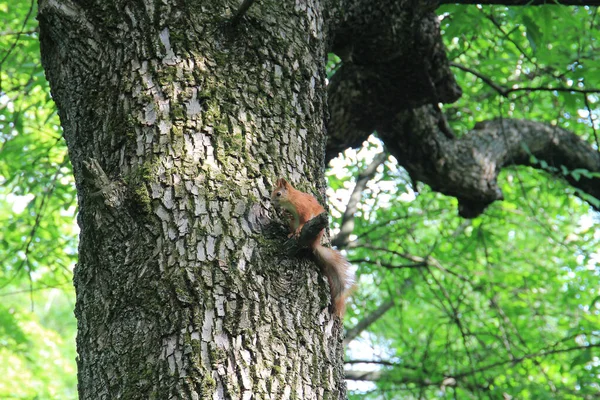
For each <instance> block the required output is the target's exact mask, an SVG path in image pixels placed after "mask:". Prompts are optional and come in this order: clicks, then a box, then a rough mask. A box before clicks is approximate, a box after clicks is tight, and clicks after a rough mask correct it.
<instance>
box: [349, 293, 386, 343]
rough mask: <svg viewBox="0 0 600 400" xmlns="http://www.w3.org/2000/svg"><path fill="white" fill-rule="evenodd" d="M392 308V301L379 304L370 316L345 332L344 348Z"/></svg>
mask: <svg viewBox="0 0 600 400" xmlns="http://www.w3.org/2000/svg"><path fill="white" fill-rule="evenodd" d="M393 306H394V300H388V301H386V302H385V303H383V304H381V305H380V306H379V307H377V308H376V309H375V310H374V311H373V312H371V314H369V315H367V316H366V317H365V318H363V319H362V320H360V321H359V322H358V324H356V325H355V326H354V328H352V329H349V330H348V331H347V332H346V337H345V338H344V346H346V345H347V344H348V343H350V342H351V341H353V340H354V339H356V337H357V336H358V335H360V334H361V332H363V331H364V330H365V329H367V328H368V327H369V326H371V325H372V324H373V323H374V322H375V321H377V320H378V319H379V318H381V317H382V316H383V314H385V313H386V312H388V310H390V309H391V308H392V307H393Z"/></svg>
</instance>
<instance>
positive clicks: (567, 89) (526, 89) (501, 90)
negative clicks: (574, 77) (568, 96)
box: [450, 62, 600, 97]
mask: <svg viewBox="0 0 600 400" xmlns="http://www.w3.org/2000/svg"><path fill="white" fill-rule="evenodd" d="M450 66H451V67H455V68H458V69H460V70H463V71H465V72H468V73H470V74H472V75H475V76H476V77H478V78H479V79H481V80H482V81H483V82H484V83H485V84H486V85H488V86H490V87H491V88H492V89H494V90H495V91H496V92H498V93H499V94H500V95H501V96H502V97H508V95H509V94H511V93H513V92H566V93H583V94H591V93H600V89H577V88H571V87H556V88H552V87H545V86H536V87H531V86H524V87H518V86H516V87H512V88H505V87H503V86H500V85H498V84H497V83H495V82H494V81H493V80H492V79H491V78H489V77H487V76H485V75H483V74H482V73H480V72H477V71H476V70H474V69H472V68H469V67H465V66H464V65H462V64H458V63H455V62H451V63H450Z"/></svg>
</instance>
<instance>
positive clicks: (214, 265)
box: [38, 0, 345, 399]
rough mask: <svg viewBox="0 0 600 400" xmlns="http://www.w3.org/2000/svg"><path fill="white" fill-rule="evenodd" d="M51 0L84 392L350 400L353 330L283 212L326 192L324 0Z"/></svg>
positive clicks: (51, 64)
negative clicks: (273, 196)
mask: <svg viewBox="0 0 600 400" xmlns="http://www.w3.org/2000/svg"><path fill="white" fill-rule="evenodd" d="M238 5H239V3H238V1H226V2H224V1H222V0H218V1H211V2H207V1H202V2H197V1H153V0H147V1H138V2H134V3H129V2H123V1H117V0H113V1H106V0H96V1H86V2H72V1H70V0H40V2H39V17H38V18H39V21H40V35H41V45H42V58H43V63H44V67H45V69H46V73H47V77H48V80H49V81H50V84H51V88H52V95H53V98H54V100H55V101H56V104H57V106H58V109H59V114H60V117H61V122H62V125H63V128H64V135H65V138H66V141H67V145H68V149H69V154H70V158H71V161H72V163H73V170H74V173H75V179H76V185H77V191H78V201H79V207H80V213H79V225H80V227H81V235H80V248H79V263H78V265H77V268H76V270H75V277H74V282H75V286H76V290H77V303H76V310H75V313H76V316H77V319H78V336H77V348H78V353H79V359H78V379H79V396H80V398H81V399H103V398H111V399H113V398H123V399H135V398H140V399H152V398H154V399H168V398H185V399H209V398H210V399H225V398H233V399H238V398H239V399H250V398H272V399H286V398H291V397H295V398H303V399H317V398H344V397H345V383H344V377H343V368H342V367H343V365H342V360H343V353H342V338H341V324H340V323H339V321H337V320H336V319H334V318H333V317H332V316H331V315H330V312H329V308H328V304H329V290H328V287H327V283H326V281H325V280H324V279H323V277H322V276H321V274H320V273H319V271H318V268H317V267H316V265H315V264H314V263H313V262H312V261H311V260H310V258H308V257H307V256H306V255H305V254H302V253H301V254H299V255H295V256H290V255H288V254H286V253H285V252H284V251H283V242H284V241H285V239H286V233H287V232H286V231H285V229H284V228H283V227H281V229H277V228H278V227H280V224H278V223H275V222H269V215H270V213H271V209H270V203H269V194H270V190H271V185H272V183H273V182H274V181H275V179H276V178H277V177H280V176H284V177H287V178H288V179H290V180H291V181H292V182H294V183H295V184H298V187H299V188H301V189H303V190H305V191H311V192H314V193H316V189H315V188H316V187H320V188H321V189H322V187H323V185H322V184H323V166H324V163H323V160H324V156H323V154H324V147H325V135H324V126H323V125H324V124H323V115H324V106H325V87H324V84H325V79H324V62H325V59H326V47H325V45H326V40H325V32H324V27H323V26H324V19H323V14H322V10H323V9H325V8H324V7H323V6H322V5H321V3H320V1H318V0H314V1H307V2H297V3H295V2H270V3H269V2H264V3H261V4H260V5H254V6H252V7H251V8H250V10H248V12H247V13H246V14H245V15H244V16H243V17H242V18H240V19H238V21H237V23H232V15H234V13H235V10H236V7H238Z"/></svg>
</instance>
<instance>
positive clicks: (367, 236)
mask: <svg viewBox="0 0 600 400" xmlns="http://www.w3.org/2000/svg"><path fill="white" fill-rule="evenodd" d="M438 11H439V14H440V16H441V17H442V21H441V27H442V30H443V35H444V39H445V41H446V45H447V46H448V49H449V53H448V55H449V58H450V60H451V61H452V62H453V63H455V64H456V67H455V72H456V76H457V79H458V81H459V84H460V85H461V87H462V88H463V91H464V96H463V97H462V98H461V99H460V100H459V101H458V102H457V103H455V104H451V105H445V106H444V111H445V112H446V113H447V115H448V118H449V120H450V123H451V125H452V128H453V129H454V130H455V131H456V132H457V133H458V134H464V133H466V132H467V131H468V130H469V129H472V128H473V126H474V124H475V123H476V122H477V121H482V120H488V119H494V118H499V117H505V118H524V119H533V120H540V121H545V122H551V123H555V124H557V125H560V126H562V127H565V128H567V129H570V130H572V131H574V132H576V133H578V134H579V135H580V136H581V137H582V138H584V140H587V141H589V142H590V143H592V144H596V143H597V140H598V138H597V132H596V131H597V130H598V126H596V127H595V128H596V129H593V128H592V126H591V119H590V116H593V117H594V118H595V120H597V119H598V117H599V115H598V112H597V110H595V109H594V108H596V109H597V103H598V98H599V92H600V90H599V89H600V88H599V87H598V83H600V79H599V78H600V76H599V75H598V73H599V72H600V71H599V68H598V66H599V65H600V64H598V62H597V60H596V59H597V57H596V56H595V54H597V51H598V50H597V47H598V45H599V43H598V35H596V34H595V33H594V30H591V29H590V28H591V27H592V26H593V27H595V26H597V25H598V23H600V21H598V19H597V18H596V13H597V10H595V9H592V8H588V7H564V6H554V7H520V8H516V7H515V8H508V7H502V6H487V7H481V6H458V5H446V6H443V7H442V8H440V9H439V10H438ZM594 29H596V28H594ZM469 70H470V71H469ZM594 84H595V85H596V86H593V85H594ZM522 88H533V89H535V90H521V89H522ZM536 88H537V89H536ZM555 88H561V89H560V90H549V89H555ZM538 89H539V90H538ZM568 89H572V90H573V91H569V90H568ZM585 90H587V91H589V92H587V93H584V92H583V91H585ZM586 96H587V97H586ZM596 124H597V122H596ZM369 146H372V145H369ZM363 153H364V155H363V158H361V157H360V154H363ZM371 153H372V152H369V151H365V150H362V151H361V152H359V157H358V160H357V162H356V163H355V162H354V160H353V161H352V162H351V165H348V166H345V168H343V169H342V168H334V169H333V172H332V173H331V174H332V175H331V176H330V181H331V182H332V187H333V188H334V189H335V191H332V193H330V197H331V198H334V199H335V198H339V197H343V190H344V189H345V188H348V187H351V182H352V181H353V179H354V178H353V177H355V176H356V175H357V174H358V172H359V171H360V170H362V169H363V168H364V166H365V165H366V164H365V161H364V158H367V159H368V158H369V157H370V155H371ZM352 157H355V155H354V152H351V153H350V158H352ZM530 162H531V164H532V165H533V166H534V167H535V168H536V170H534V169H532V168H509V169H505V170H504V171H503V173H502V174H501V176H500V178H499V182H500V183H501V188H502V190H503V193H504V196H505V200H504V201H502V202H498V203H494V204H493V205H492V206H491V207H489V209H487V210H486V212H485V213H484V214H483V215H482V216H480V217H478V218H476V219H473V220H463V219H461V218H459V217H458V216H457V204H456V201H455V200H454V199H451V198H447V197H445V196H442V195H439V194H437V193H433V192H432V191H431V190H430V189H429V188H428V187H425V186H422V185H419V186H418V189H419V190H418V193H417V192H414V191H413V190H414V189H415V188H414V187H413V186H412V183H411V182H410V180H409V179H408V177H407V176H406V173H405V172H404V171H402V170H398V169H396V167H395V163H394V162H390V161H388V162H386V164H385V165H384V166H382V167H380V172H379V174H378V175H377V176H376V178H375V179H374V181H373V182H371V185H370V189H371V191H370V192H365V193H364V194H363V203H364V206H362V207H359V212H358V213H357V215H356V221H355V223H356V225H355V230H354V235H355V236H354V237H353V239H354V241H353V242H352V243H351V245H350V247H349V250H348V255H349V259H350V260H351V262H352V263H353V264H354V265H356V266H357V268H358V269H357V272H358V275H359V285H358V286H359V288H360V289H359V290H358V291H357V293H356V294H355V296H354V297H353V301H352V304H351V306H350V307H349V312H348V320H347V324H348V325H349V326H353V325H355V324H356V323H358V321H360V320H362V319H363V318H365V317H366V316H368V315H369V314H370V313H372V312H373V311H375V310H376V309H377V308H378V307H380V306H381V305H382V304H384V303H386V302H387V301H389V300H393V301H394V303H395V304H394V307H393V308H392V309H390V310H389V311H387V312H386V313H385V314H384V316H383V317H381V318H380V319H378V320H377V321H376V322H375V323H373V324H372V325H370V326H369V328H368V329H367V331H365V332H363V333H362V334H361V336H360V337H359V339H358V340H356V341H354V342H353V343H351V344H350V346H349V349H348V355H347V357H348V360H349V361H352V363H351V364H349V368H350V370H358V371H364V372H369V371H376V372H377V373H378V374H380V375H378V376H377V379H376V380H375V381H374V382H370V383H366V382H362V383H356V382H351V383H350V388H351V389H352V390H351V396H350V398H353V399H381V398H386V399H388V398H389V399H391V398H415V399H417V398H428V399H429V398H459V399H463V398H465V399H466V398H478V399H480V398H488V399H497V398H519V399H546V398H556V399H582V398H596V397H597V396H599V395H600V385H598V382H599V381H600V359H599V358H598V357H599V356H598V355H599V354H600V331H599V330H598V327H599V326H600V302H599V301H598V299H600V296H599V295H600V292H599V290H598V280H599V276H600V253H599V252H598V249H599V248H600V230H599V229H598V228H599V226H600V220H599V218H598V214H597V213H595V212H593V211H592V210H591V208H590V207H589V205H588V204H586V203H584V202H583V201H582V200H581V199H580V198H583V199H584V200H586V201H590V202H592V201H593V200H594V199H591V200H590V199H589V198H587V197H585V196H586V195H585V193H582V192H580V191H576V190H574V189H573V188H571V187H569V186H568V185H566V184H565V183H564V182H561V181H560V180H557V179H556V178H554V177H552V176H551V175H550V174H549V173H552V174H555V175H559V176H564V177H571V178H573V179H575V180H578V179H581V178H582V177H588V178H589V177H591V176H596V175H595V174H594V173H592V172H590V171H587V170H582V169H575V170H572V171H570V170H568V169H566V168H564V167H561V166H551V165H549V164H548V163H547V162H545V161H543V160H537V159H535V157H533V158H532V159H531V160H530ZM544 171H546V172H548V173H546V172H544ZM578 196H579V197H578ZM588 197H589V196H588ZM343 207H344V205H343V204H339V205H336V206H335V208H339V209H343ZM340 215H341V214H339V213H338V214H337V215H336V216H337V217H339V216H340ZM339 223H340V221H339V220H338V219H336V220H335V224H339ZM338 226H339V225H338ZM365 352H370V353H371V355H370V356H368V357H365V356H364V355H363V354H365ZM358 361H370V362H369V363H365V362H363V363H357V362H358Z"/></svg>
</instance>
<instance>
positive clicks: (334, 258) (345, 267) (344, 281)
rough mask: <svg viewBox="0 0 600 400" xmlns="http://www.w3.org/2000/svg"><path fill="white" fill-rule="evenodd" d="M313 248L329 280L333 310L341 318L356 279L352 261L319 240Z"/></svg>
mask: <svg viewBox="0 0 600 400" xmlns="http://www.w3.org/2000/svg"><path fill="white" fill-rule="evenodd" d="M312 250H313V253H314V255H315V258H316V259H317V263H318V264H319V265H320V266H321V268H322V269H323V273H324V274H325V276H326V277H327V280H328V281H329V288H330V290H331V304H332V306H333V312H334V313H335V314H336V315H337V316H339V317H340V318H341V317H342V316H343V315H344V312H345V311H346V297H347V296H348V290H349V289H350V287H351V286H352V284H353V281H354V278H353V274H352V272H351V271H350V263H349V262H348V261H347V260H346V259H345V258H344V256H343V255H341V254H340V252H339V251H337V250H334V249H330V248H328V247H325V246H322V245H321V243H319V242H315V243H313V245H312Z"/></svg>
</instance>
